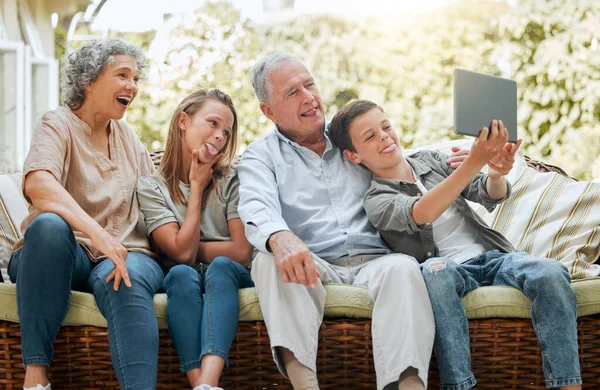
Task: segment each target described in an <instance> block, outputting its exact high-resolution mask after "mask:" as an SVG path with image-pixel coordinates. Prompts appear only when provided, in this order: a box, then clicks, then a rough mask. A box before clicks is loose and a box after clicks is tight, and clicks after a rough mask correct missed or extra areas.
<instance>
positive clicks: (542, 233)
mask: <svg viewBox="0 0 600 390" xmlns="http://www.w3.org/2000/svg"><path fill="white" fill-rule="evenodd" d="M508 180H510V182H511V183H512V184H513V191H512V195H511V197H510V198H509V199H508V200H507V201H506V202H504V203H503V204H502V205H500V206H499V207H497V208H496V210H494V212H492V213H488V212H487V211H486V210H485V209H484V208H483V207H482V206H479V205H477V206H475V210H476V211H477V212H478V213H479V215H480V216H482V217H483V219H484V220H485V221H486V222H487V223H488V224H489V225H490V226H491V227H492V228H493V229H495V230H497V231H499V232H500V233H502V234H503V235H504V236H505V237H506V238H508V239H509V240H510V242H511V243H512V244H513V245H514V246H516V247H517V248H519V249H520V250H523V251H525V252H528V253H531V254H532V255H534V256H541V257H548V258H552V259H557V260H559V261H561V262H562V263H563V264H565V265H566V266H567V267H568V268H569V271H570V273H571V277H572V278H573V279H581V278H585V277H589V276H598V275H600V264H593V263H595V262H596V260H597V259H598V255H599V254H600V182H578V181H576V180H574V179H571V178H568V177H565V176H563V175H560V174H557V173H555V172H544V173H542V172H538V171H536V170H535V169H533V168H531V167H529V166H527V163H526V161H525V160H524V158H523V156H522V155H520V156H519V158H517V160H516V163H515V166H514V168H513V170H512V171H511V172H510V174H509V175H508Z"/></svg>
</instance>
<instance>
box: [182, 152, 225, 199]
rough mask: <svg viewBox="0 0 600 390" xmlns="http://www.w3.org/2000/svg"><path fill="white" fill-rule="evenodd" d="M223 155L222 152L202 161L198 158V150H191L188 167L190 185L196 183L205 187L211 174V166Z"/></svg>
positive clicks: (202, 187)
mask: <svg viewBox="0 0 600 390" xmlns="http://www.w3.org/2000/svg"><path fill="white" fill-rule="evenodd" d="M221 157H223V153H219V154H217V155H216V156H214V157H213V158H212V159H211V160H210V162H208V163H203V162H201V161H200V160H198V150H197V149H194V150H192V163H191V168H190V185H194V184H196V185H198V186H199V187H200V188H201V189H205V188H206V186H207V185H208V183H210V180H211V179H212V176H213V166H214V165H215V164H216V163H217V162H218V161H219V160H220V159H221Z"/></svg>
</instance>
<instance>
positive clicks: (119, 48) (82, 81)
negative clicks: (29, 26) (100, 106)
mask: <svg viewBox="0 0 600 390" xmlns="http://www.w3.org/2000/svg"><path fill="white" fill-rule="evenodd" d="M116 55H128V56H131V57H133V58H135V61H136V63H137V67H138V69H139V71H140V77H143V74H144V69H145V68H146V56H145V55H144V53H143V52H142V50H141V49H140V48H139V47H137V46H135V45H132V44H131V43H127V42H125V41H122V40H120V39H98V40H93V41H90V42H87V43H86V44H85V45H83V46H82V47H81V49H79V50H77V51H76V52H74V53H72V54H71V55H69V57H68V58H67V60H66V63H65V69H64V71H63V74H62V80H61V87H62V100H63V103H64V104H65V105H66V106H67V107H69V108H71V109H77V108H79V107H81V105H82V104H83V102H84V100H85V93H84V92H85V87H87V86H88V85H90V84H92V83H93V82H94V81H96V80H98V77H100V75H101V74H102V72H104V69H105V68H106V64H108V63H112V62H113V61H114V56H116Z"/></svg>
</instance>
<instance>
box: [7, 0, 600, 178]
mask: <svg viewBox="0 0 600 390" xmlns="http://www.w3.org/2000/svg"><path fill="white" fill-rule="evenodd" d="M20 3H27V1H26V0H23V1H20V0H0V5H1V6H2V8H0V55H2V60H1V61H0V66H2V67H1V68H0V77H2V79H1V80H2V83H3V84H2V85H3V87H0V89H2V93H3V95H2V96H4V98H2V97H0V107H2V108H3V111H2V112H1V113H0V115H2V116H0V123H1V124H2V126H3V127H2V128H1V129H0V130H1V131H2V132H3V135H2V137H0V140H1V141H2V142H3V143H2V144H0V151H1V152H2V156H3V158H2V159H0V160H1V161H0V171H2V170H5V171H6V170H16V169H18V167H19V166H20V164H19V163H22V159H23V157H24V155H25V154H26V151H27V147H28V146H27V145H28V144H27V142H28V140H29V139H30V135H31V134H30V132H31V131H30V130H28V129H30V128H31V127H32V124H33V123H34V121H35V120H36V116H37V117H39V115H41V113H42V112H43V109H45V108H53V106H54V105H56V104H57V103H58V100H57V99H56V98H55V96H56V93H57V89H58V87H57V85H58V83H57V79H56V76H52V75H53V74H58V70H57V68H58V67H60V64H61V63H62V61H63V60H64V58H65V56H66V55H68V54H69V53H70V52H72V51H73V50H76V49H77V48H78V47H80V46H81V45H82V44H83V43H84V42H85V41H87V40H89V39H94V38H101V37H119V38H123V39H126V40H129V41H131V42H133V43H136V44H138V45H139V46H141V47H142V48H143V49H144V50H145V51H146V53H147V54H148V56H149V59H150V68H149V71H148V75H147V79H146V81H145V82H144V83H143V84H142V87H141V91H140V93H139V94H138V97H137V99H136V101H135V102H134V103H133V105H132V107H131V108H130V109H129V112H128V114H127V120H128V122H129V123H130V124H131V126H132V127H133V128H134V129H135V130H136V131H137V132H138V134H139V135H140V137H141V139H142V140H143V142H144V143H145V144H146V146H147V147H148V149H149V150H160V149H162V147H163V145H164V140H165V138H166V130H167V125H168V121H169V118H170V116H171V114H172V112H173V110H174V108H175V106H176V105H177V103H178V102H179V101H180V100H181V99H182V98H184V97H185V96H186V95H187V94H189V93H190V92H192V91H194V90H195V89H198V88H203V87H218V88H220V89H222V90H224V91H225V92H227V93H229V94H230V95H231V96H232V98H233V100H234V102H235V104H236V107H237V110H238V113H239V116H240V125H241V128H240V130H241V132H242V134H241V137H240V139H241V141H240V147H241V148H242V149H243V147H244V146H245V145H247V144H248V143H249V142H252V141H253V140H255V139H256V138H258V137H260V136H261V135H264V134H265V133H266V132H268V131H270V130H271V128H272V126H271V124H270V123H269V122H268V120H267V119H266V118H265V117H264V116H262V115H261V114H260V111H259V109H258V101H257V100H256V98H255V97H254V94H253V91H252V88H251V86H250V82H249V71H250V68H251V67H252V65H253V64H254V63H255V62H256V60H257V59H258V58H260V57H261V56H263V55H265V54H268V53H270V52H273V51H287V52H290V53H292V54H295V55H297V56H299V57H300V58H302V59H303V60H304V61H305V62H306V63H307V65H308V66H309V67H310V68H311V69H312V71H313V73H314V74H315V77H316V79H317V83H318V85H319V88H320V90H321V95H322V97H323V100H324V102H325V105H326V112H327V115H328V117H330V118H331V116H332V115H333V114H334V113H335V111H336V110H337V109H339V108H340V107H341V106H343V105H344V104H345V103H347V102H349V101H351V100H353V99H356V98H359V97H360V98H366V99H371V100H374V101H376V102H377V103H379V104H380V105H381V106H382V107H383V108H384V109H385V110H386V112H387V114H388V116H389V117H390V118H391V119H392V122H393V124H394V126H395V128H396V131H397V132H398V133H399V135H400V139H401V140H402V143H403V145H404V147H407V148H409V147H417V146H422V145H425V144H431V143H437V142H440V141H444V140H449V139H454V138H458V136H456V135H455V134H454V132H453V128H452V123H453V118H452V72H453V70H454V68H456V67H461V68H466V69H471V70H475V71H479V72H485V73H488V74H493V75H499V76H503V77H508V78H512V79H514V80H516V81H517V83H518V89H519V106H518V107H519V129H518V130H519V132H520V136H522V137H523V138H524V144H523V148H524V150H525V153H526V154H527V155H529V156H530V157H532V158H535V159H540V160H543V161H545V162H547V163H551V164H555V165H559V166H561V167H562V168H564V169H565V170H566V171H567V172H568V173H569V174H571V175H572V176H575V177H577V178H578V179H592V178H596V179H600V158H599V155H600V153H599V152H598V151H599V150H600V50H599V48H598V41H599V40H600V23H598V21H599V20H600V1H598V0H511V1H505V0H498V1H493V0H487V1H483V0H482V1H475V0H420V1H408V0H400V1H398V0H397V1H392V0H389V1H385V0H369V1H364V0H232V1H191V0H171V1H166V0H162V1H161V0H49V1H43V0H31V1H30V2H29V7H23V6H22V5H20ZM11 7H12V8H11ZM27 12H29V14H30V15H29V21H28V17H27V15H26V14H27ZM24 15H25V17H24ZM15 25H16V27H15ZM11 31H12V36H11ZM15 31H18V32H20V37H21V38H20V40H21V41H22V44H23V47H24V49H23V53H25V52H27V51H28V50H29V51H30V52H31V55H30V60H29V62H32V61H31V58H34V59H36V60H35V61H33V62H32V64H31V67H32V68H31V70H30V71H29V76H28V73H27V71H25V76H24V80H25V81H24V82H23V88H24V89H23V92H18V91H19V87H18V86H17V87H15V88H14V91H15V92H12V93H14V94H15V96H16V94H22V95H23V96H24V97H25V104H24V105H23V107H24V108H23V110H24V114H23V115H22V116H21V120H18V118H19V116H18V115H17V114H14V113H13V111H11V107H12V106H11V104H10V102H11V96H12V95H10V94H11V90H10V87H6V86H7V85H9V84H10V83H12V82H13V78H14V75H12V73H11V70H14V69H16V67H17V65H11V64H12V63H15V64H16V63H17V62H18V60H13V57H14V58H17V57H18V54H14V55H13V52H14V53H16V52H17V51H18V50H17V49H13V46H11V45H14V44H15V43H14V42H15V41H19V39H17V38H15V36H16V35H18V34H15ZM36 34H37V37H36ZM50 38H51V42H48V41H49V39H50ZM11 42H13V43H11ZM17 46H18V45H17ZM27 47H29V49H27ZM11 50H12V51H11ZM26 57H27V56H26V55H25V54H23V58H24V60H23V61H24V62H23V63H24V64H28V62H27V61H28V60H27V58H26ZM54 58H56V61H54V60H53V59H54ZM11 61H12V62H11ZM36 61H37V62H36ZM36 64H37V65H36ZM11 66H12V67H11ZM36 67H37V68H36ZM25 68H26V69H28V68H27V66H25ZM15 71H16V70H15ZM44 72H45V73H44ZM17 73H18V71H17ZM45 74H47V76H44V75H45ZM28 77H29V82H27V78H28ZM44 77H46V78H44ZM38 84H39V85H41V87H39V88H41V90H44V91H47V92H46V93H47V94H49V97H48V98H46V99H42V100H43V101H40V96H45V95H43V94H41V93H38V92H37V90H36V89H35V88H37V87H36V85H38ZM44 88H45V89H44ZM27 94H30V95H31V97H30V98H29V100H28V99H27V96H28V95H27ZM53 96H54V97H53ZM15 99H16V101H22V99H21V98H15ZM15 99H13V100H15ZM20 99H21V100H20ZM28 102H29V103H28ZM27 104H29V108H27ZM15 112H17V113H18V112H19V111H18V110H16V111H15ZM15 118H16V119H15ZM11 121H12V122H11ZM17 122H18V126H21V128H22V129H23V130H22V131H23V134H22V135H19V134H18V132H17V133H15V130H14V129H17V128H19V127H18V126H12V125H11V123H17Z"/></svg>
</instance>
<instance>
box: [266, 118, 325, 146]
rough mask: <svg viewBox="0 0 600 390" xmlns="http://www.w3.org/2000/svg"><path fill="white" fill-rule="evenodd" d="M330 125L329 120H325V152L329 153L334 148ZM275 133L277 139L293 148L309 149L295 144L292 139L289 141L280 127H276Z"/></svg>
mask: <svg viewBox="0 0 600 390" xmlns="http://www.w3.org/2000/svg"><path fill="white" fill-rule="evenodd" d="M328 124H329V123H328V122H327V119H325V125H324V126H323V131H324V133H325V152H327V151H328V150H330V149H331V148H332V147H333V145H332V143H331V140H330V139H329V131H328V126H327V125H328ZM273 132H274V133H275V135H276V136H277V138H279V139H280V140H281V141H283V142H285V143H286V144H288V145H290V146H291V147H293V148H295V149H307V148H305V147H303V146H301V145H300V144H298V143H297V142H294V141H292V140H291V139H289V138H288V137H287V136H286V135H285V134H283V133H282V132H281V130H279V126H277V125H275V129H274V130H273Z"/></svg>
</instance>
